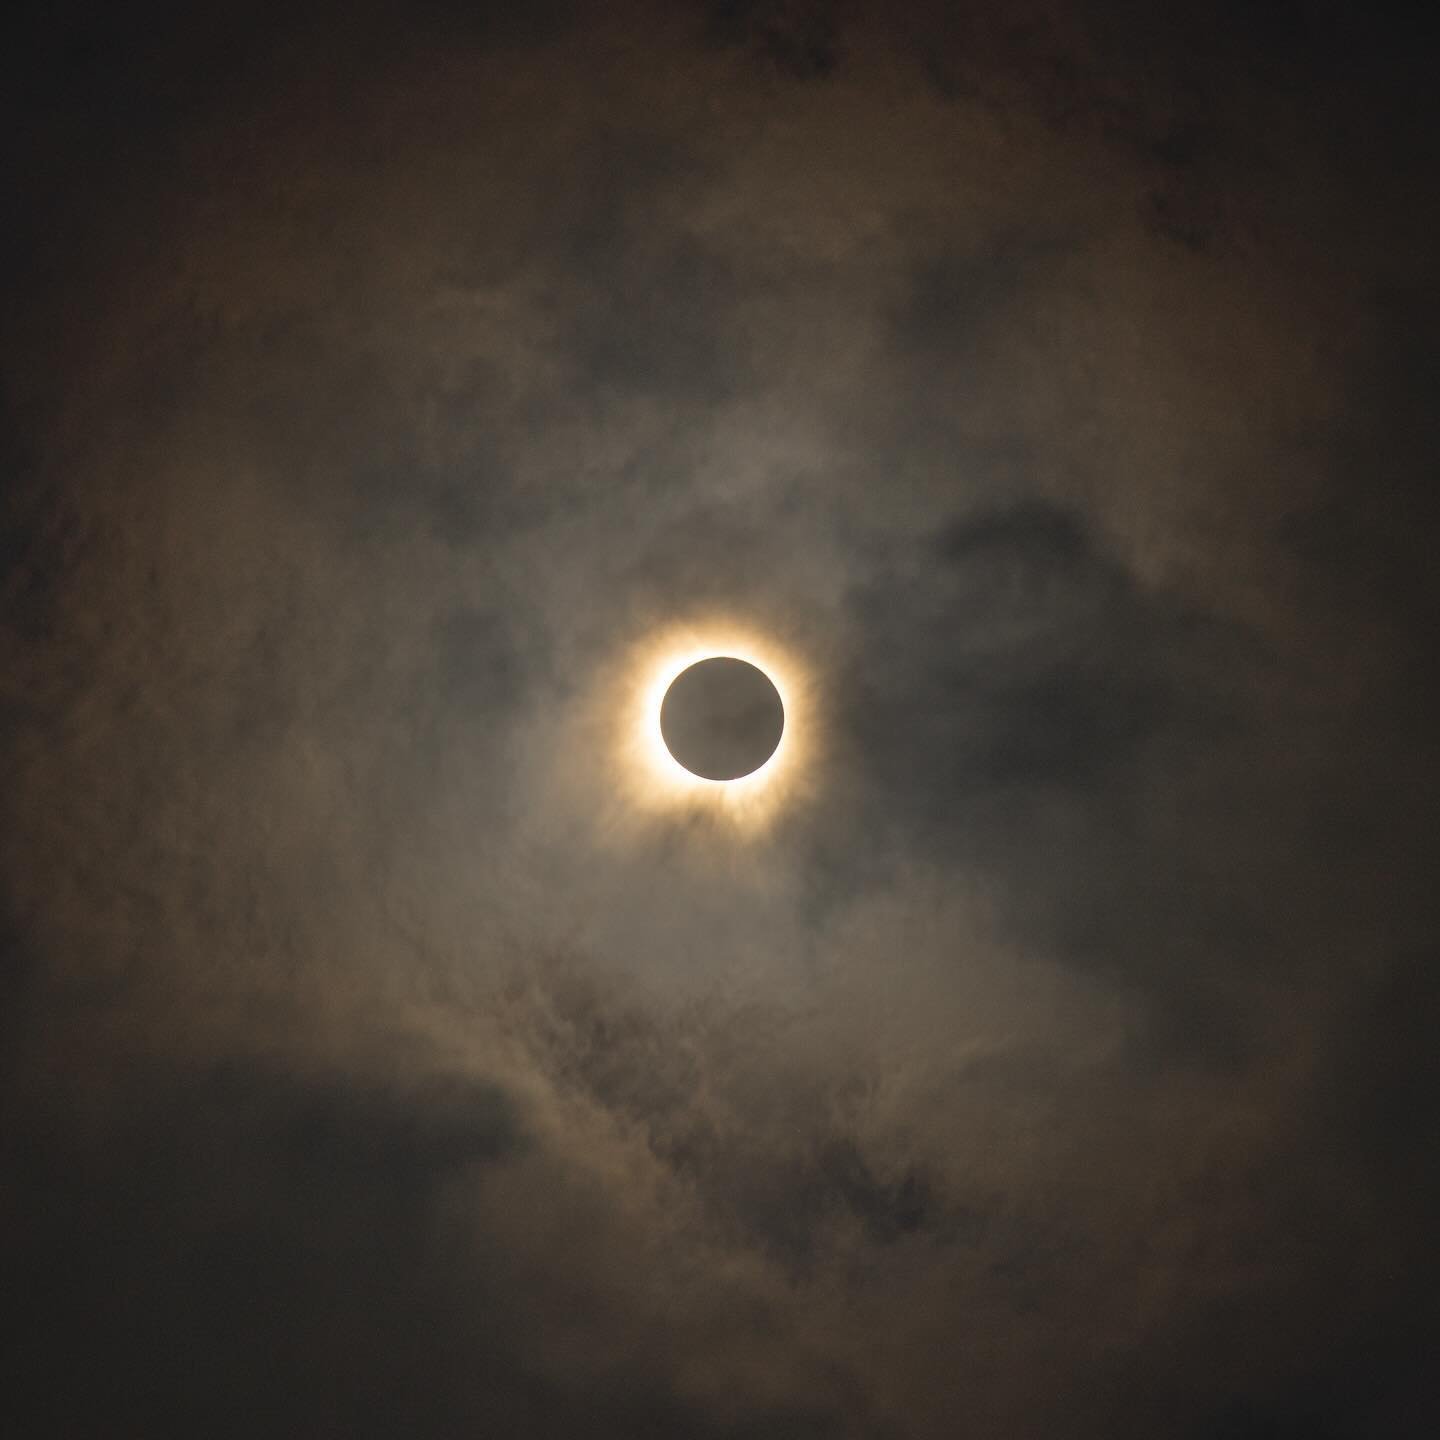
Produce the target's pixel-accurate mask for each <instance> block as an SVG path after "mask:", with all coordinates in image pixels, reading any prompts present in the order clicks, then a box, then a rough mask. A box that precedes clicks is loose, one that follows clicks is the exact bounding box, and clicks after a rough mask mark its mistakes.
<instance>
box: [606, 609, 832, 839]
mask: <svg viewBox="0 0 1440 1440" xmlns="http://www.w3.org/2000/svg"><path fill="white" fill-rule="evenodd" d="M632 673H633V675H634V680H633V684H632V690H631V694H632V702H631V705H630V707H629V710H628V719H627V721H626V724H625V727H624V730H625V736H626V743H625V747H624V748H625V749H626V750H627V751H628V756H627V759H628V762H629V764H628V768H629V769H630V771H631V773H632V777H633V779H634V780H635V782H636V787H635V788H636V798H638V799H639V800H640V801H641V802H642V803H643V804H644V806H645V807H646V808H648V809H667V808H668V809H685V810H691V811H699V810H703V811H709V812H713V813H715V814H716V815H717V816H723V817H725V818H728V819H730V820H733V821H735V822H736V823H737V824H742V825H746V826H749V825H754V824H758V823H762V822H764V821H766V820H768V819H770V818H771V817H773V815H774V814H775V813H776V811H777V809H778V808H779V806H780V805H781V803H782V802H783V801H785V800H787V799H790V798H793V796H794V794H795V793H796V791H797V789H798V788H799V784H800V782H801V780H802V778H803V776H804V774H805V771H806V769H807V765H806V761H807V750H808V749H809V748H810V747H809V746H808V745H807V735H806V732H807V729H808V728H809V724H808V722H809V718H810V717H809V716H808V714H807V711H808V709H809V707H808V705H807V703H806V701H807V698H808V691H809V689H810V687H809V685H808V683H807V680H806V676H805V672H804V669H803V667H802V666H800V665H799V664H798V663H797V662H796V661H795V660H794V659H793V657H791V656H789V655H787V654H786V653H785V652H784V651H783V650H782V649H781V648H780V647H779V646H777V645H774V644H772V643H767V642H766V641H764V640H761V639H758V638H756V637H754V636H752V635H749V634H746V633H743V632H740V631H738V630H736V629H734V628H732V627H729V626H714V627H704V626H701V627H695V628H693V629H687V630H685V631H683V632H678V631H672V632H667V633H666V634H665V635H664V636H662V637H659V638H657V639H656V640H655V641H652V642H651V643H650V644H649V645H646V646H644V647H642V650H641V652H640V653H639V654H638V655H637V658H636V662H635V666H634V670H633V672H632Z"/></svg>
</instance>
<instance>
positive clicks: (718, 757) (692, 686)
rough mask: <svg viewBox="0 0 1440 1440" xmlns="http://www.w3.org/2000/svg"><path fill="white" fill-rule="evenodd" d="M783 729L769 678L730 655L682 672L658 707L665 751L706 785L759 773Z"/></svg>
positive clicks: (780, 710) (781, 710) (782, 715)
mask: <svg viewBox="0 0 1440 1440" xmlns="http://www.w3.org/2000/svg"><path fill="white" fill-rule="evenodd" d="M784 729H785V706H784V705H783V704H782V703H781V700H780V692H779V691H778V690H776V688H775V686H774V684H773V683H772V682H771V680H770V677H769V676H768V675H766V673H765V672H764V671H763V670H759V669H757V668H756V667H755V666H754V665H752V664H750V662H749V661H748V660H737V659H736V658H735V657H734V656H731V655H716V656H713V657H712V658H710V659H709V660H699V661H697V662H696V663H695V664H694V665H691V666H690V667H689V668H688V669H686V670H682V671H681V672H680V673H679V675H677V676H676V677H675V679H674V680H672V681H671V682H670V688H669V689H668V690H667V691H666V692H665V699H664V701H663V702H662V703H661V705H660V734H661V735H662V736H663V738H664V740H665V745H666V748H667V749H668V750H669V751H670V753H671V755H673V756H674V757H675V759H676V761H678V762H679V764H681V765H683V766H684V767H685V769H687V770H689V771H690V772H691V774H694V775H699V776H701V777H702V778H704V779H706V780H738V779H739V778H740V776H742V775H749V774H750V773H751V772H752V771H754V770H758V769H759V768H760V767H761V766H762V765H763V764H764V763H765V762H766V761H767V760H768V759H769V758H770V757H771V756H772V755H773V754H774V753H775V747H776V746H777V745H778V744H779V743H780V736H781V734H782V732H783V731H784Z"/></svg>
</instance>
